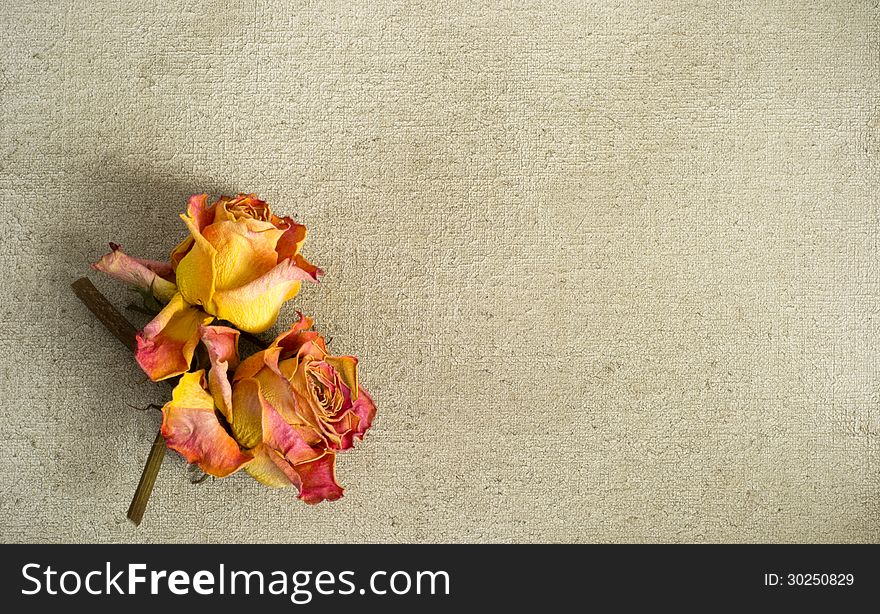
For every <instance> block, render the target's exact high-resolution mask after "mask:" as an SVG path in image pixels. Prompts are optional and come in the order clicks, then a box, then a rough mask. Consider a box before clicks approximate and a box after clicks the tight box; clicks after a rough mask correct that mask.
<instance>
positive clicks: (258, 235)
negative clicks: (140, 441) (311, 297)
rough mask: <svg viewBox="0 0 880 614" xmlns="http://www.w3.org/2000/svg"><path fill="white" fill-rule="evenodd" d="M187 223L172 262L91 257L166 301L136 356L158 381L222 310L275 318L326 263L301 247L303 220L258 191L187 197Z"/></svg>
mask: <svg viewBox="0 0 880 614" xmlns="http://www.w3.org/2000/svg"><path fill="white" fill-rule="evenodd" d="M180 217H181V219H182V220H183V222H184V224H186V226H187V228H188V229H189V232H190V236H188V237H187V238H186V239H184V240H183V241H182V242H181V243H180V244H179V245H178V246H177V247H176V248H174V250H173V251H172V253H171V258H170V260H171V262H170V264H165V263H159V262H153V261H147V260H139V259H135V258H131V257H130V256H128V255H126V254H125V253H124V252H122V250H121V249H119V247H118V246H116V245H113V244H111V248H112V251H111V252H110V253H109V254H107V255H106V256H104V257H103V258H102V259H101V260H100V261H98V262H97V263H96V264H95V265H93V266H94V267H95V268H96V269H98V270H100V271H102V272H104V273H107V274H108V275H111V276H112V277H115V278H117V279H120V280H121V281H124V282H126V283H129V284H131V285H133V286H134V287H135V288H137V289H138V290H140V291H141V292H144V293H149V294H151V295H152V296H154V297H155V298H156V299H157V300H158V301H159V302H161V303H162V304H164V305H165V306H164V308H163V309H162V311H161V312H160V313H159V314H158V315H157V316H156V317H155V318H154V319H153V321H152V322H150V323H149V324H148V325H147V326H146V327H145V328H144V330H143V332H142V333H141V334H140V335H139V336H138V339H137V343H138V348H137V352H136V354H135V358H136V359H137V361H138V364H140V366H141V367H142V368H143V370H144V371H145V372H146V373H147V375H148V376H149V377H150V379H152V380H153V381H158V380H163V379H167V378H170V377H174V376H177V375H180V374H182V373H184V372H186V371H187V370H188V369H189V366H190V364H191V363H192V356H193V352H194V350H195V348H196V346H197V345H198V341H199V326H200V325H204V324H208V323H210V322H211V321H213V320H214V318H219V319H221V320H226V321H228V322H230V323H231V324H232V325H233V326H235V327H237V328H239V329H241V330H243V331H247V332H252V333H259V332H263V331H265V330H267V329H269V328H270V327H271V326H272V325H274V324H275V321H276V320H277V318H278V314H279V311H280V309H281V306H282V305H283V304H284V302H286V301H288V300H290V299H292V298H293V297H295V296H296V294H297V293H298V292H299V288H300V285H301V283H302V281H304V280H307V281H315V282H316V281H318V279H319V278H320V276H321V275H322V271H321V270H320V269H319V268H317V267H316V266H314V265H313V264H311V263H309V262H308V261H307V260H306V259H305V258H303V256H302V255H301V254H300V249H301V247H302V245H303V242H304V241H305V238H306V227H305V226H303V225H301V224H297V223H296V222H294V221H293V220H292V219H291V218H289V217H278V216H277V215H275V214H273V213H272V211H271V209H270V208H269V205H267V204H266V203H265V202H264V201H262V200H260V199H258V198H257V197H256V196H254V195H253V194H250V195H243V194H240V195H238V196H236V197H234V198H232V197H228V196H223V197H221V198H220V199H218V200H217V201H216V202H214V203H213V204H211V205H208V196H207V194H199V195H195V196H192V197H191V198H190V199H189V205H188V207H187V213H186V214H185V215H181V216H180Z"/></svg>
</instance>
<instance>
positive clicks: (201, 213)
mask: <svg viewBox="0 0 880 614" xmlns="http://www.w3.org/2000/svg"><path fill="white" fill-rule="evenodd" d="M186 213H187V215H189V217H191V218H192V220H193V223H194V224H195V226H196V228H198V229H199V231H201V230H202V229H203V228H204V227H205V226H208V225H209V224H211V223H212V222H213V221H214V207H209V206H208V195H207V194H193V195H192V196H190V197H189V202H187V204H186Z"/></svg>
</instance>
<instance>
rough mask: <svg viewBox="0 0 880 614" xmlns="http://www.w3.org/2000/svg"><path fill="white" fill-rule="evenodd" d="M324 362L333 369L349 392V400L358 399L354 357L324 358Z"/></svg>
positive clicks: (356, 362) (355, 360)
mask: <svg viewBox="0 0 880 614" xmlns="http://www.w3.org/2000/svg"><path fill="white" fill-rule="evenodd" d="M324 362H326V363H327V364H328V365H330V366H331V367H333V369H334V370H335V371H336V373H337V374H338V375H339V379H340V380H342V383H343V384H345V385H346V386H348V389H349V390H350V391H351V400H352V401H356V400H357V398H358V373H357V365H358V359H357V358H355V357H354V356H325V357H324Z"/></svg>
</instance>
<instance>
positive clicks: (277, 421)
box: [263, 403, 323, 465]
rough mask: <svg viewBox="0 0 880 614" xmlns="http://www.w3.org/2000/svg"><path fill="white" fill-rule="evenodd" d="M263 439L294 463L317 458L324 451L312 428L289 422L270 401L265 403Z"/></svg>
mask: <svg viewBox="0 0 880 614" xmlns="http://www.w3.org/2000/svg"><path fill="white" fill-rule="evenodd" d="M263 441H264V442H265V443H266V445H267V446H269V447H270V448H273V449H275V450H278V452H279V453H280V454H282V455H283V456H284V457H285V458H286V459H287V460H288V461H290V462H291V463H292V464H293V465H297V464H298V463H302V462H308V461H312V460H315V459H316V458H318V457H320V456H321V454H322V453H323V449H322V447H321V445H320V443H321V442H320V441H319V438H318V437H317V436H316V435H315V434H314V431H313V430H312V429H311V428H309V427H297V426H293V425H290V424H288V423H287V422H286V421H285V420H284V418H282V417H281V415H280V414H279V413H278V412H277V411H276V410H275V408H274V407H272V406H271V405H270V404H268V403H264V404H263Z"/></svg>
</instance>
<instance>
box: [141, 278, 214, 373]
mask: <svg viewBox="0 0 880 614" xmlns="http://www.w3.org/2000/svg"><path fill="white" fill-rule="evenodd" d="M211 320H212V318H211V317H210V316H208V315H206V314H205V312H203V311H200V310H199V309H196V308H195V307H193V306H192V305H189V304H188V303H187V302H186V301H184V300H183V297H182V296H181V295H180V294H175V295H174V297H173V298H172V299H171V301H170V302H169V303H168V304H167V305H166V306H165V308H164V309H162V311H160V312H159V313H158V315H156V317H155V318H153V320H152V321H151V322H150V323H149V324H147V325H146V326H145V327H144V330H143V332H141V333H138V335H137V350H136V351H135V360H137V362H138V364H139V365H140V366H141V368H142V369H143V370H144V372H145V373H146V374H147V375H148V376H149V377H150V379H151V380H153V381H154V382H157V381H159V380H163V379H167V378H169V377H174V376H175V375H180V374H181V373H183V372H185V371H186V370H187V369H189V365H190V362H191V361H192V356H193V352H194V351H195V348H196V345H197V344H198V342H199V326H200V325H201V324H207V323H208V322H210V321H211Z"/></svg>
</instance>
